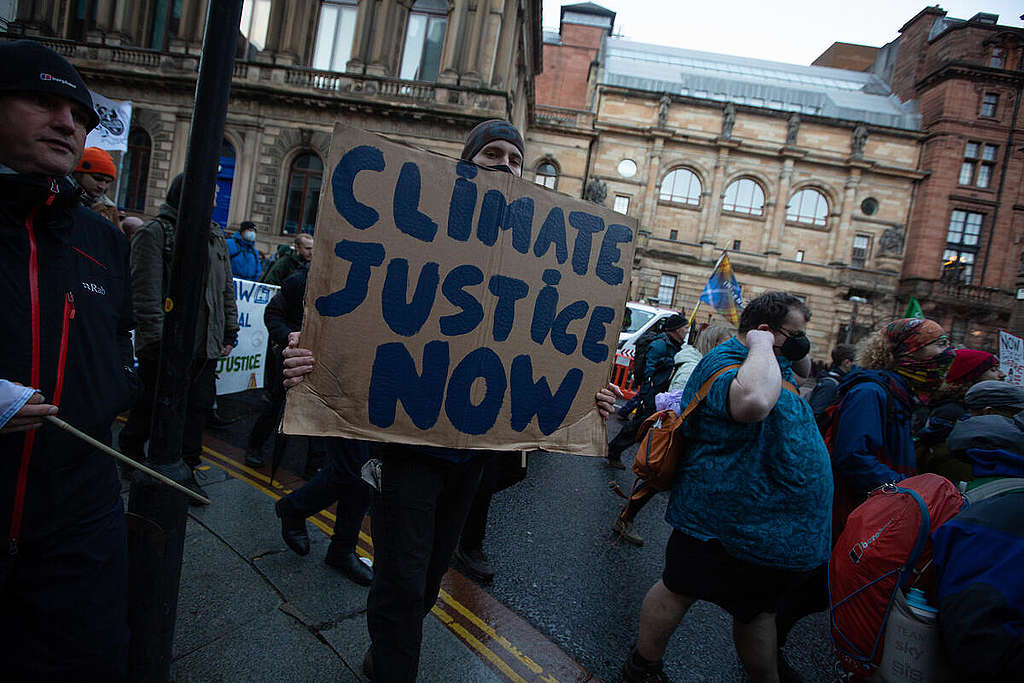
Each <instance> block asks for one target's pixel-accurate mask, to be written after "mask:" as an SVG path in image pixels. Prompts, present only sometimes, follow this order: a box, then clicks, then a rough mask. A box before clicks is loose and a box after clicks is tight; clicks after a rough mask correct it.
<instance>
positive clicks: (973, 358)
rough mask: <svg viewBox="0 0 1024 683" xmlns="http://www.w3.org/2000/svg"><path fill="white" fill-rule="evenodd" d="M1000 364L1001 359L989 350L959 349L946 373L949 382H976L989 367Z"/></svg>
mask: <svg viewBox="0 0 1024 683" xmlns="http://www.w3.org/2000/svg"><path fill="white" fill-rule="evenodd" d="M997 365H999V359H998V358H996V357H995V356H993V355H992V354H991V353H989V352H988V351H975V350H973V349H957V351H956V360H954V361H953V365H952V367H950V368H949V372H947V373H946V383H947V384H974V382H976V381H977V379H978V378H979V377H981V376H982V375H983V374H985V371H986V370H988V369H989V368H994V367H995V366H997Z"/></svg>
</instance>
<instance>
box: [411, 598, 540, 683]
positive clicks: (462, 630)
mask: <svg viewBox="0 0 1024 683" xmlns="http://www.w3.org/2000/svg"><path fill="white" fill-rule="evenodd" d="M430 611H431V612H433V613H434V616H436V617H437V618H438V619H440V620H441V623H443V624H444V625H445V626H447V627H448V628H449V629H451V630H452V631H454V632H455V633H456V634H458V636H459V637H460V638H462V640H464V641H465V642H467V643H469V644H470V645H472V646H473V647H474V648H475V649H476V650H478V651H479V652H481V653H482V654H484V655H485V656H486V657H487V659H488V661H489V662H491V664H493V665H494V666H496V667H497V668H498V670H499V671H501V673H503V674H505V675H506V676H507V677H508V678H509V680H512V681H515V682H516V683H526V679H525V678H523V677H522V676H520V675H519V674H517V673H516V672H515V670H514V669H512V667H510V666H509V665H508V664H507V663H505V661H504V660H503V659H501V658H500V657H498V655H496V654H494V652H493V651H492V650H491V649H490V648H488V647H487V646H486V645H484V644H483V643H481V642H480V641H479V640H478V639H477V637H476V636H474V635H473V634H472V633H470V632H469V631H467V630H466V627H465V626H463V625H462V624H460V623H459V622H457V621H455V619H453V618H452V616H451V615H450V614H448V613H447V612H445V611H444V610H443V609H441V608H440V607H438V606H437V605H434V607H433V609H431V610H430Z"/></svg>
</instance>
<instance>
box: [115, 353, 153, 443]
mask: <svg viewBox="0 0 1024 683" xmlns="http://www.w3.org/2000/svg"><path fill="white" fill-rule="evenodd" d="M159 366H160V360H159V358H140V359H139V382H140V383H141V384H142V387H141V391H140V392H139V399H138V400H137V401H136V402H135V405H134V406H132V409H131V411H130V412H129V413H128V421H127V422H126V423H125V425H124V428H123V429H122V430H121V434H120V435H119V436H118V440H117V441H118V445H119V446H120V448H121V452H122V453H124V454H125V455H127V456H128V457H130V458H133V459H135V460H138V461H140V462H141V461H142V460H143V459H144V458H145V446H146V441H147V440H149V428H150V425H151V424H152V422H153V402H154V400H155V398H156V381H157V375H158V370H159Z"/></svg>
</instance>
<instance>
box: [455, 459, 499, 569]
mask: <svg viewBox="0 0 1024 683" xmlns="http://www.w3.org/2000/svg"><path fill="white" fill-rule="evenodd" d="M497 467H498V459H497V458H496V457H493V456H492V457H488V458H487V464H485V465H484V470H483V472H482V473H481V475H480V486H479V487H478V488H477V490H476V495H475V496H473V503H472V504H471V505H470V506H469V513H468V514H467V515H466V523H465V524H464V525H463V527H462V536H461V539H460V540H459V546H460V547H461V548H463V549H464V550H480V549H481V548H483V546H484V536H485V535H486V533H487V513H488V511H489V510H490V509H491V496H493V495H494V487H495V479H496V478H497Z"/></svg>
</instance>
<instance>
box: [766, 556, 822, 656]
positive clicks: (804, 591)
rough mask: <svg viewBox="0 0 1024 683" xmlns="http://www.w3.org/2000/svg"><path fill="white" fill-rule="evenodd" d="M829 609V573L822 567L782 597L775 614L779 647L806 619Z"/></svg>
mask: <svg viewBox="0 0 1024 683" xmlns="http://www.w3.org/2000/svg"><path fill="white" fill-rule="evenodd" d="M826 609H828V572H827V571H825V567H824V566H822V567H820V568H819V569H816V570H815V571H813V572H812V573H811V574H809V575H808V576H807V579H806V580H805V581H804V582H803V583H801V584H800V585H799V586H797V587H796V588H794V589H793V590H791V591H790V592H788V593H786V594H785V595H783V596H782V599H780V600H779V605H778V608H777V610H776V612H775V634H776V637H777V641H778V646H779V647H782V646H783V645H785V644H786V638H787V637H788V636H789V632H790V630H792V628H793V626H795V625H796V622H798V621H800V620H801V619H803V618H804V617H806V616H808V615H811V614H814V613H815V612H823V611H825V610H826Z"/></svg>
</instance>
